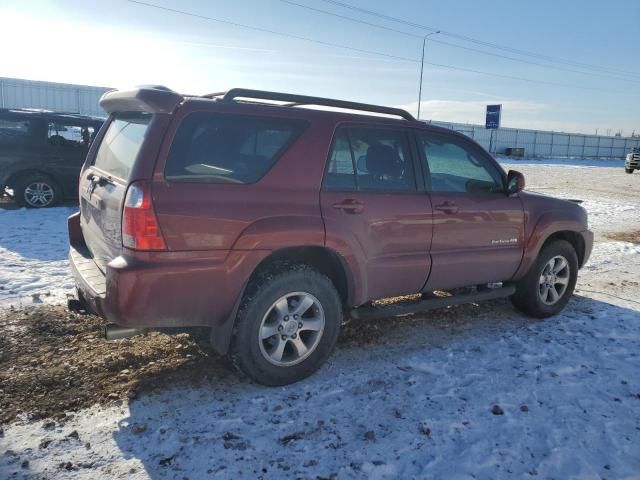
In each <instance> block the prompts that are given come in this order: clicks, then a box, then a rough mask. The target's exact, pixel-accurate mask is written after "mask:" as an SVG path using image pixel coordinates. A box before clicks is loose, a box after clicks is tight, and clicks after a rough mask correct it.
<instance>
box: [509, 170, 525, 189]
mask: <svg viewBox="0 0 640 480" xmlns="http://www.w3.org/2000/svg"><path fill="white" fill-rule="evenodd" d="M522 190H524V175H523V174H521V173H520V172H516V171H515V170H509V173H508V174H507V195H514V194H516V193H520V192H521V191H522Z"/></svg>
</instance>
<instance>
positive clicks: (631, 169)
mask: <svg viewBox="0 0 640 480" xmlns="http://www.w3.org/2000/svg"><path fill="white" fill-rule="evenodd" d="M624 173H633V168H625V169H624Z"/></svg>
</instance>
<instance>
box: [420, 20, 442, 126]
mask: <svg viewBox="0 0 640 480" xmlns="http://www.w3.org/2000/svg"><path fill="white" fill-rule="evenodd" d="M438 33H440V30H436V31H435V32H431V33H427V34H426V35H425V36H424V38H423V39H422V62H421V63H420V87H419V89H418V120H420V103H421V102H422V72H424V49H425V47H426V46H427V38H429V37H430V36H431V35H436V34H438Z"/></svg>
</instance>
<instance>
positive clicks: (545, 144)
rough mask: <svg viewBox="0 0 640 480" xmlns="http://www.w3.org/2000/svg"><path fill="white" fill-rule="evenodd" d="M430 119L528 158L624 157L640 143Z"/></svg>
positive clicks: (494, 148)
mask: <svg viewBox="0 0 640 480" xmlns="http://www.w3.org/2000/svg"><path fill="white" fill-rule="evenodd" d="M431 123H432V124H433V125H438V126H441V127H445V128H449V129H451V130H456V131H458V132H460V133H463V134H465V135H467V136H469V137H471V138H473V139H474V140H475V141H476V142H478V143H479V144H480V145H482V146H483V147H484V148H486V149H487V150H489V151H490V152H491V153H494V154H505V150H506V149H507V148H524V156H525V157H530V158H531V157H560V158H563V157H564V158H572V157H576V158H613V159H618V158H624V157H625V155H626V154H627V153H629V152H630V151H631V149H632V148H634V147H640V138H638V137H611V136H604V135H584V134H580V133H564V132H550V131H544V130H528V129H522V128H498V129H496V130H487V129H486V128H484V126H482V125H470V124H464V123H450V122H436V121H433V122H431Z"/></svg>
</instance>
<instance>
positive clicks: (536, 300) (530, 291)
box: [511, 240, 578, 318]
mask: <svg viewBox="0 0 640 480" xmlns="http://www.w3.org/2000/svg"><path fill="white" fill-rule="evenodd" d="M555 257H563V258H564V259H566V261H567V263H568V283H567V285H566V288H565V289H564V291H563V292H562V294H561V295H559V298H558V299H557V300H556V301H555V302H554V303H553V304H546V303H545V302H544V301H543V300H542V298H541V297H542V295H543V293H542V291H543V288H544V287H543V285H542V283H541V279H542V277H543V275H544V272H545V268H546V267H547V264H549V263H550V262H551V260H552V259H554V258H555ZM577 279H578V256H577V255H576V251H575V249H574V248H573V245H571V244H570V243H569V242H567V241H566V240H556V241H554V242H552V243H550V244H548V245H546V246H545V247H544V248H543V249H542V250H541V251H540V253H539V254H538V258H537V259H536V261H535V263H534V264H533V266H532V267H531V268H530V269H529V271H528V272H527V274H526V275H525V276H524V277H523V278H522V279H521V280H520V281H518V282H517V283H516V293H515V294H514V295H513V296H512V297H511V302H512V303H513V305H514V306H515V307H516V308H517V309H518V310H520V311H521V312H522V313H524V314H525V315H528V316H530V317H534V318H546V317H550V316H552V315H556V314H557V313H559V312H560V311H562V309H563V308H564V307H565V306H566V305H567V302H568V301H569V299H570V298H571V295H572V294H573V290H574V288H575V286H576V281H577ZM553 288H555V286H554V287H553Z"/></svg>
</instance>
